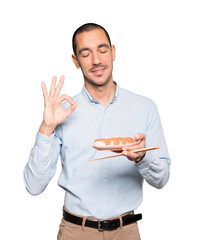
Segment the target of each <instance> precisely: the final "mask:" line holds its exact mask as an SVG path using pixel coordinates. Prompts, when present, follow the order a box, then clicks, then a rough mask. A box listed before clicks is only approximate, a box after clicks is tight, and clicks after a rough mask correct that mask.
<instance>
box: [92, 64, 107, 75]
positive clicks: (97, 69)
mask: <svg viewBox="0 0 222 240" xmlns="http://www.w3.org/2000/svg"><path fill="white" fill-rule="evenodd" d="M105 70H106V67H105V66H102V67H93V68H92V69H91V70H90V72H92V73H93V74H94V75H102V74H103V72H104V71H105Z"/></svg>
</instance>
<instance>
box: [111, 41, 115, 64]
mask: <svg viewBox="0 0 222 240" xmlns="http://www.w3.org/2000/svg"><path fill="white" fill-rule="evenodd" d="M111 50H112V60H113V61H115V59H116V47H115V46H114V45H112V46H111Z"/></svg>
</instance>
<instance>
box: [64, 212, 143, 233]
mask: <svg viewBox="0 0 222 240" xmlns="http://www.w3.org/2000/svg"><path fill="white" fill-rule="evenodd" d="M63 218H64V219H65V220H66V221H68V222H71V223H73V224H77V225H82V221H83V218H81V217H77V216H74V215H72V214H70V213H68V212H66V211H65V210H63ZM141 219H142V214H141V213H140V214H133V213H132V214H128V215H125V216H123V217H122V222H123V226H125V225H128V224H131V223H134V222H136V221H138V220H141ZM85 226H86V227H91V228H97V229H98V230H99V231H103V230H114V229H117V228H119V227H120V219H119V218H115V219H112V220H99V221H93V220H90V219H86V222H85Z"/></svg>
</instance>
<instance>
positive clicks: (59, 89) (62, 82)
mask: <svg viewBox="0 0 222 240" xmlns="http://www.w3.org/2000/svg"><path fill="white" fill-rule="evenodd" d="M64 80H65V77H64V76H61V78H60V80H59V83H58V85H57V87H56V93H55V94H56V96H59V95H60V92H61V89H62V86H63V84H64Z"/></svg>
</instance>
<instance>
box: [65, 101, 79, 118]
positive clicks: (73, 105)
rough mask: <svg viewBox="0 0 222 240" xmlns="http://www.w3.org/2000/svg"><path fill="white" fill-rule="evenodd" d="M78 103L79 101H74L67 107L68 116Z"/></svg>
mask: <svg viewBox="0 0 222 240" xmlns="http://www.w3.org/2000/svg"><path fill="white" fill-rule="evenodd" d="M77 105H78V102H74V103H73V104H72V105H70V106H69V107H68V108H67V109H66V113H67V116H69V115H70V114H71V113H72V112H73V111H74V110H75V109H76V107H77Z"/></svg>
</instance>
